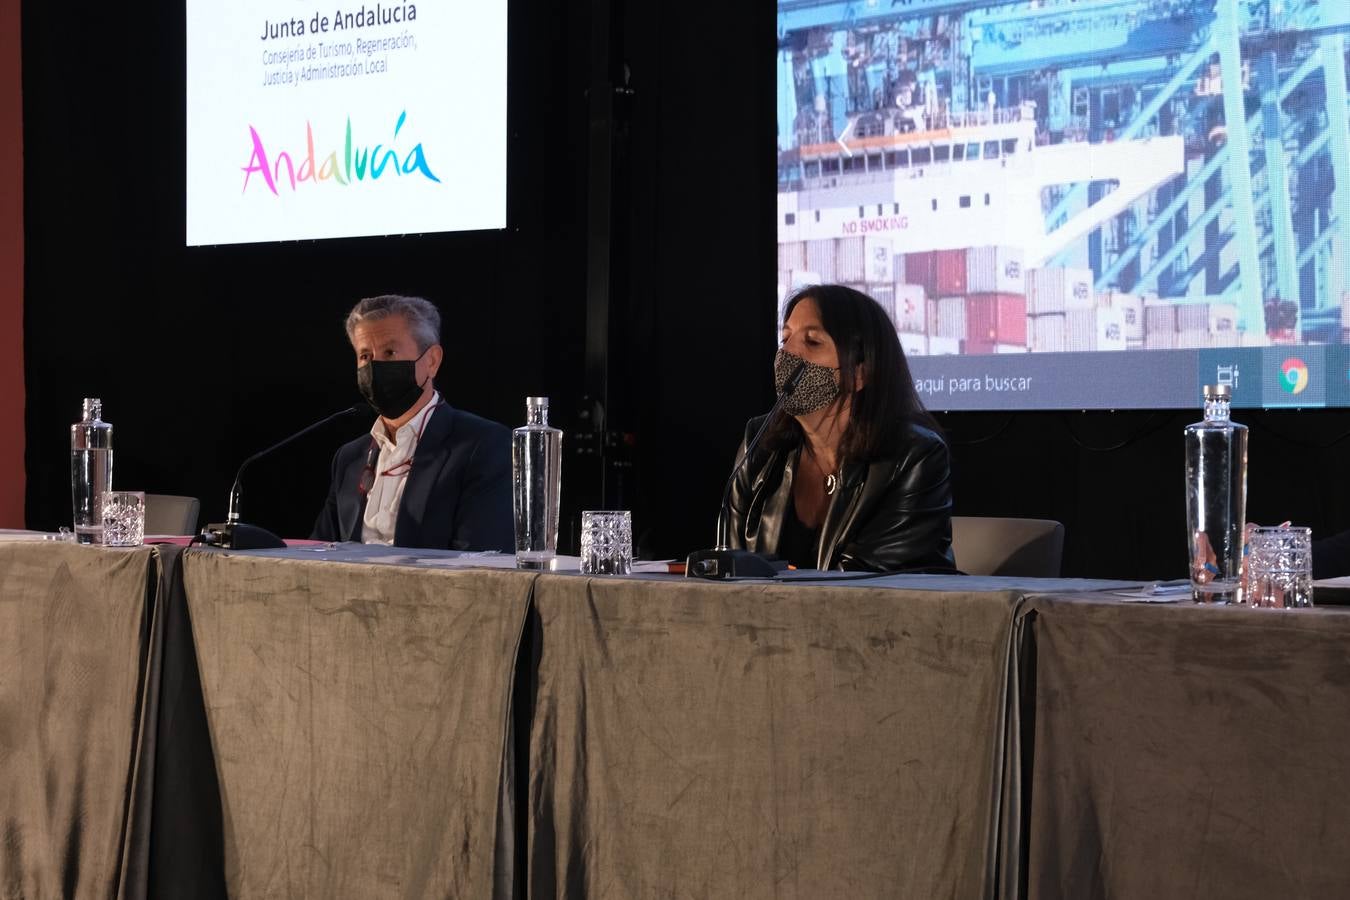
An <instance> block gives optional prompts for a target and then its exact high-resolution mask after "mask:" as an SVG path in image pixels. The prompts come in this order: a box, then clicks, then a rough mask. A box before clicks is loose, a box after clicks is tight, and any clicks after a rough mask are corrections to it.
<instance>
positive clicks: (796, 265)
mask: <svg viewBox="0 0 1350 900" xmlns="http://www.w3.org/2000/svg"><path fill="white" fill-rule="evenodd" d="M806 268H809V266H807V265H806V242H805V241H787V242H786V243H782V244H779V245H778V271H779V272H780V273H782V272H795V271H800V270H802V269H806Z"/></svg>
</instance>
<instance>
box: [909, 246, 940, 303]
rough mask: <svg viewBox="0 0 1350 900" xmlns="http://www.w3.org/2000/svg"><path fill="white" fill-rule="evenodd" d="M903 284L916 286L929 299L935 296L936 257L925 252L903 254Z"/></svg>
mask: <svg viewBox="0 0 1350 900" xmlns="http://www.w3.org/2000/svg"><path fill="white" fill-rule="evenodd" d="M905 282H906V283H907V284H917V285H919V286H920V287H922V288H923V289H924V293H926V294H927V295H928V296H929V297H936V296H937V295H938V294H937V255H936V254H935V253H934V252H933V251H931V250H927V251H924V252H923V253H906V254H905Z"/></svg>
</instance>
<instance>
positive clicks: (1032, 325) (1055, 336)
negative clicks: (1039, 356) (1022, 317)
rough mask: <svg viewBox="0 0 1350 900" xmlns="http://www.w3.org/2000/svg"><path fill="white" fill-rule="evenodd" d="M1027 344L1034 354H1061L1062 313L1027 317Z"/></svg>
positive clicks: (1062, 344)
mask: <svg viewBox="0 0 1350 900" xmlns="http://www.w3.org/2000/svg"><path fill="white" fill-rule="evenodd" d="M1027 343H1028V344H1029V345H1030V346H1031V349H1032V351H1033V352H1036V353H1062V352H1063V350H1064V313H1048V314H1046V315H1041V316H1028V317H1027Z"/></svg>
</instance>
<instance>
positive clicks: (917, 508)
mask: <svg viewBox="0 0 1350 900" xmlns="http://www.w3.org/2000/svg"><path fill="white" fill-rule="evenodd" d="M763 421H764V417H763V416H760V417H759V418H756V419H752V420H751V421H750V423H749V424H748V425H747V426H746V430H745V439H744V440H743V441H742V442H741V453H744V452H745V445H746V443H747V442H748V441H749V440H750V438H751V437H752V436H753V435H754V433H755V432H756V431H758V430H759V426H760V424H761V423H762V422H763ZM904 428H905V433H906V438H907V439H906V441H905V442H904V449H903V450H902V451H901V453H900V455H899V456H897V457H895V458H890V459H882V460H877V461H875V462H873V463H871V464H870V465H869V464H864V463H846V464H845V465H844V470H843V477H842V479H841V481H842V484H841V485H840V487H839V489H838V490H837V491H836V492H835V493H834V495H833V496H832V497H831V498H830V506H829V509H828V510H827V511H826V513H825V521H824V522H823V523H822V524H821V529H820V544H819V546H818V549H817V551H816V555H817V563H816V568H818V569H856V570H862V571H870V572H900V571H909V572H913V571H924V572H955V571H956V561H955V558H954V557H953V556H952V485H951V463H950V460H949V457H948V454H947V445H946V443H944V442H943V440H942V438H941V437H939V436H938V435H937V434H936V433H934V432H933V431H930V430H929V429H927V428H924V427H922V426H919V425H905V426H904ZM800 452H801V448H800V447H794V448H786V449H777V450H757V451H756V452H755V457H754V458H753V459H751V460H749V461H748V462H747V463H746V465H745V466H743V467H742V468H741V470H740V472H739V473H738V474H737V476H736V481H735V483H734V484H733V486H732V490H731V503H730V510H729V516H730V518H729V520H728V523H729V531H730V535H731V546H732V547H733V548H737V549H746V550H752V551H754V552H757V553H770V554H772V553H775V552H776V550H777V547H778V538H779V535H780V534H781V532H782V526H783V516H784V514H785V513H786V512H787V510H788V509H789V505H790V500H791V497H792V474H793V471H794V470H795V468H796V465H797V457H798V455H799V454H800ZM736 458H737V459H739V458H740V455H739V454H737V457H736Z"/></svg>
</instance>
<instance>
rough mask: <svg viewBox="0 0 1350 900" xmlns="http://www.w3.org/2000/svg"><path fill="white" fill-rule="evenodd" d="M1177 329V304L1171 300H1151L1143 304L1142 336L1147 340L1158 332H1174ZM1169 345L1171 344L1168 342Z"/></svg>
mask: <svg viewBox="0 0 1350 900" xmlns="http://www.w3.org/2000/svg"><path fill="white" fill-rule="evenodd" d="M1176 330H1177V304H1175V303H1173V302H1172V301H1171V300H1151V301H1149V302H1147V303H1145V304H1144V338H1145V339H1146V340H1147V339H1149V338H1151V337H1153V335H1155V334H1158V333H1159V332H1168V333H1174V332H1175V331H1176ZM1169 346H1171V345H1170V344H1169Z"/></svg>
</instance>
